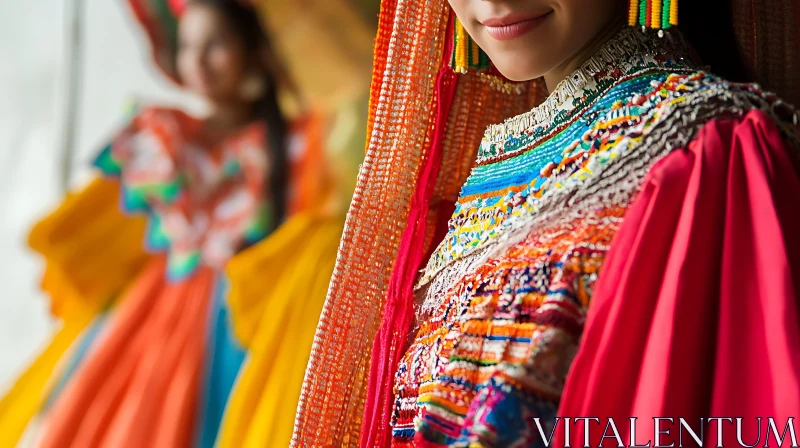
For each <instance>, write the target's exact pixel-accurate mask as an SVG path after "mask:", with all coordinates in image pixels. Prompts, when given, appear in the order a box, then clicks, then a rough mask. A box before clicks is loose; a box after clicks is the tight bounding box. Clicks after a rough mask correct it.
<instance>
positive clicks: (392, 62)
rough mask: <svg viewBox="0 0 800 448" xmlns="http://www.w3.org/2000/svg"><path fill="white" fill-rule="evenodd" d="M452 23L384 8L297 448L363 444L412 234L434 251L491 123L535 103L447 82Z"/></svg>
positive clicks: (394, 0)
mask: <svg viewBox="0 0 800 448" xmlns="http://www.w3.org/2000/svg"><path fill="white" fill-rule="evenodd" d="M450 20H451V12H450V9H449V7H448V5H447V2H446V0H385V1H383V4H382V5H381V12H380V21H379V29H378V35H377V39H376V42H375V58H374V66H373V79H372V86H371V97H370V111H369V125H368V143H367V153H366V157H365V160H364V164H363V166H362V168H361V172H360V174H359V179H358V184H357V187H356V191H355V195H354V197H353V202H352V204H351V207H350V212H349V214H348V217H347V221H346V225H345V230H344V235H343V238H342V242H341V246H340V251H339V259H338V261H337V264H336V269H335V270H334V274H333V279H332V281H331V286H330V289H329V291H328V299H327V302H326V304H325V307H324V309H323V311H322V315H321V317H320V322H319V326H318V328H317V334H316V338H315V341H314V345H313V348H312V352H311V357H310V360H309V364H308V368H307V370H306V378H305V384H304V385H303V390H302V393H301V396H300V403H299V405H298V413H297V420H296V422H295V432H294V438H293V446H301V447H311V446H314V447H322V446H336V447H343V446H355V445H357V444H358V438H359V432H360V429H361V419H362V413H363V406H364V400H365V396H366V388H367V380H368V378H367V377H368V372H369V365H370V350H371V347H372V343H373V340H374V339H375V336H376V333H377V331H378V327H379V325H380V323H381V315H382V308H383V306H384V302H385V298H386V295H387V290H388V286H389V282H390V276H391V275H392V270H393V268H394V267H395V264H396V263H395V261H396V260H395V259H396V257H397V254H398V248H399V246H400V242H401V239H403V237H404V235H403V233H404V230H405V229H407V228H408V229H412V228H414V229H416V231H417V232H418V231H419V228H420V227H422V228H423V230H424V231H423V232H422V233H423V234H424V239H425V243H426V247H425V250H424V252H427V250H428V248H427V246H430V244H431V241H432V240H433V238H434V236H433V234H434V230H435V229H436V227H437V226H436V223H437V222H441V221H443V220H446V219H447V218H449V214H450V213H449V212H450V211H452V204H453V203H454V202H455V200H456V198H457V195H458V192H459V189H460V187H461V185H462V183H463V182H464V180H465V179H466V176H467V175H468V174H469V169H470V168H471V165H472V162H473V161H474V158H475V154H476V151H477V149H478V146H479V142H480V139H481V137H482V136H483V132H484V129H485V128H486V126H487V125H489V124H491V123H494V122H498V121H502V119H503V118H506V117H510V116H513V115H515V114H518V113H520V112H523V111H525V110H527V109H529V108H530V107H531V106H532V105H533V101H534V97H535V96H536V95H535V92H534V90H535V89H534V88H533V87H532V84H525V85H519V86H518V89H515V91H514V92H515V93H513V94H509V93H504V92H503V91H502V90H500V89H497V88H496V85H497V84H496V80H495V82H493V81H492V78H489V77H486V76H482V75H481V74H479V73H477V72H474V71H472V72H469V73H467V74H464V75H458V76H456V75H454V74H452V72H450V75H452V76H449V75H443V76H441V77H440V76H439V75H440V72H442V71H443V70H444V69H447V70H449V67H448V64H447V63H445V64H442V61H443V60H444V58H446V57H447V56H449V55H447V56H445V55H444V53H445V52H447V51H448V46H447V45H446V41H447V40H448V33H447V31H448V29H451V28H450ZM447 62H448V63H449V60H448V61H447ZM440 78H442V79H444V78H446V79H447V81H446V82H447V83H449V84H450V86H449V88H451V89H452V97H451V98H450V100H449V101H448V102H450V103H451V107H450V108H449V110H448V111H443V112H444V113H443V114H442V115H441V116H440V117H439V118H444V120H441V119H440V120H437V98H438V97H439V95H438V94H439V92H437V90H438V89H437V80H440ZM440 81H441V80H440ZM493 85H495V87H492V86H493ZM437 123H438V125H437ZM434 141H438V142H439V143H441V148H440V150H441V153H440V154H439V157H440V160H441V162H440V164H439V166H441V167H444V168H443V169H442V170H439V175H438V176H437V177H436V178H435V179H433V180H432V182H431V183H430V184H432V188H430V190H431V191H430V193H431V197H428V198H426V200H425V201H424V202H425V203H426V204H427V207H426V208H425V210H424V213H421V214H418V215H416V216H417V218H415V220H414V222H409V219H408V216H409V209H410V207H411V200H412V197H414V196H415V191H416V190H417V189H418V188H419V187H417V188H415V186H417V185H418V177H419V175H420V173H421V171H423V170H422V169H421V168H423V167H424V165H425V162H426V161H427V160H428V158H429V156H430V154H431V149H432V143H433V142H434ZM420 221H423V222H420ZM420 224H422V225H421V226H420ZM425 224H430V225H425ZM440 228H441V227H440ZM406 239H408V236H406ZM419 268H420V267H419V266H415V267H413V268H411V271H412V272H413V271H416V270H418V269H419ZM392 349H393V350H402V347H392Z"/></svg>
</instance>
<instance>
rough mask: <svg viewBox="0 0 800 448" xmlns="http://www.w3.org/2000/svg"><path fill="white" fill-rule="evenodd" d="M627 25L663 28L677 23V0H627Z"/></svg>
mask: <svg viewBox="0 0 800 448" xmlns="http://www.w3.org/2000/svg"><path fill="white" fill-rule="evenodd" d="M628 25H630V26H641V27H642V28H643V29H646V28H651V29H656V30H665V29H669V28H672V27H673V26H677V25H678V0H629V3H628Z"/></svg>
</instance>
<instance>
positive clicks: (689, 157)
mask: <svg viewBox="0 0 800 448" xmlns="http://www.w3.org/2000/svg"><path fill="white" fill-rule="evenodd" d="M684 3H685V4H682V5H681V6H682V7H683V9H682V11H681V14H682V15H681V21H682V22H685V23H682V25H685V26H686V32H685V34H684V33H682V32H681V31H679V30H677V29H676V25H677V23H678V18H679V17H678V1H677V0H668V1H660V0H641V1H639V0H633V1H630V2H624V1H622V0H591V1H586V0H555V1H540V0H521V1H505V0H492V1H485V0H450V1H449V4H448V2H445V1H444V0H434V1H429V0H385V1H384V2H383V4H382V10H381V16H380V30H379V33H378V37H377V40H376V49H375V51H376V56H375V71H374V77H373V84H372V102H371V109H370V133H369V135H370V139H369V144H368V152H367V156H366V161H365V164H364V165H363V167H362V170H361V173H360V179H359V182H358V187H357V189H356V195H355V199H354V201H353V203H352V205H351V209H350V212H349V216H348V219H347V224H346V226H345V232H344V239H343V243H342V246H341V249H340V253H339V258H338V261H337V267H336V269H335V271H334V272H335V273H334V277H333V280H332V285H331V289H330V291H329V297H328V301H327V302H326V305H325V307H324V308H323V312H322V316H321V320H320V323H319V327H318V330H317V337H316V339H315V342H314V346H313V348H312V354H311V359H310V361H309V365H308V368H307V372H306V381H305V383H304V387H303V392H302V394H301V398H300V403H299V406H298V414H297V419H296V422H295V433H294V436H293V446H297V447H304V446H348V447H349V446H359V445H360V446H361V447H387V446H396V447H403V446H409V447H410V446H416V447H445V446H453V447H471V448H472V447H527V446H545V445H546V444H545V442H544V441H543V439H542V437H543V436H544V440H548V441H551V442H552V444H551V445H550V446H564V445H565V439H566V440H568V441H570V442H571V443H570V444H571V446H588V445H584V443H585V442H584V434H585V433H584V428H585V426H584V424H583V423H586V421H582V422H583V423H581V424H574V425H573V424H570V426H569V430H570V432H569V433H567V434H565V424H564V421H560V422H559V421H558V420H556V417H557V416H562V417H571V418H576V417H600V418H601V419H604V420H602V423H601V422H597V423H594V422H589V423H587V424H588V430H589V436H590V437H589V442H588V444H589V445H591V446H597V445H598V444H600V443H603V444H604V446H605V445H607V446H618V443H619V442H621V443H623V444H624V446H631V443H634V444H635V443H636V442H638V443H640V444H642V446H646V445H645V444H646V443H647V440H648V439H650V440H653V433H654V432H653V429H654V421H653V420H652V418H651V417H662V416H666V417H673V418H676V419H677V418H678V417H683V418H685V420H686V421H687V422H689V423H691V424H692V425H693V428H694V429H695V431H697V432H699V428H698V427H697V424H698V423H697V422H698V421H699V419H700V418H702V417H717V416H718V417H731V416H735V417H742V418H743V419H744V422H746V425H745V427H744V428H743V432H742V439H741V440H744V441H746V442H747V443H748V444H750V443H752V441H753V440H756V436H757V431H758V430H757V427H756V422H757V420H756V418H757V417H764V418H766V417H773V418H774V419H775V422H776V423H777V425H778V428H779V432H780V431H782V428H783V427H784V426H783V425H784V424H786V422H787V419H788V418H789V417H791V416H796V415H797V414H798V412H800V390H798V384H799V383H800V381H799V380H800V314H799V313H798V300H800V234H798V232H797V229H798V228H800V209H799V208H798V207H797V204H798V202H797V198H798V197H800V177H798V168H800V165H799V164H798V163H799V162H800V157H799V156H800V146H799V145H798V143H799V142H800V141H799V140H798V129H797V122H798V116H797V114H796V112H795V110H794V109H793V107H792V106H790V105H789V104H787V103H786V102H784V101H783V100H781V99H780V98H779V97H778V96H776V95H774V94H772V93H768V92H767V91H765V90H763V89H762V88H761V87H759V85H756V84H736V83H733V82H730V81H728V80H726V79H725V78H723V77H720V76H719V75H717V74H715V73H721V72H725V74H726V76H729V77H733V78H739V79H741V78H744V77H749V76H753V77H754V78H756V79H758V78H761V77H764V76H766V77H769V76H772V75H773V74H774V73H770V72H775V71H780V70H773V68H774V67H773V65H774V66H777V67H780V66H781V63H780V62H777V61H779V60H780V59H777V60H775V59H773V60H770V63H769V67H767V66H761V65H759V64H756V65H753V64H749V63H747V64H742V63H740V62H737V61H741V59H739V56H738V54H737V53H738V51H737V49H738V48H742V49H744V50H748V48H749V49H757V50H758V51H762V50H764V49H765V47H766V44H763V43H762V42H765V41H766V42H772V43H774V44H780V43H782V46H783V47H784V48H775V47H773V48H771V49H768V50H774V52H773V53H771V56H766V59H767V60H769V59H771V58H780V57H782V58H784V60H785V62H784V65H783V66H784V67H796V65H795V64H796V61H797V55H798V51H797V48H796V47H797V45H798V43H797V36H796V35H794V36H792V34H791V33H789V34H788V35H787V36H786V37H787V38H788V40H779V39H775V38H774V36H775V33H776V32H781V31H782V30H791V29H794V30H796V24H797V23H798V22H797V20H798V13H800V10H798V8H797V7H796V5H795V6H793V5H792V2H772V1H769V2H751V3H752V5H749V6H747V7H743V6H742V5H741V3H746V2H735V1H734V2H731V4H730V5H729V4H728V2H725V1H723V2H693V3H692V4H688V2H684ZM731 5H733V7H731ZM693 8H694V9H693ZM779 8H780V9H779ZM709 9H712V12H713V13H710V12H709V11H708V10H709ZM765 10H768V11H772V12H774V14H770V15H771V16H772V19H773V20H772V21H771V22H768V23H767V24H766V25H764V23H763V22H761V21H759V20H756V19H757V18H758V17H752V16H751V15H752V14H755V15H762V16H763V12H764V11H765ZM728 13H732V14H728ZM742 14H745V15H744V16H742ZM741 17H745V19H744V20H742V21H741V22H743V23H745V24H746V26H745V27H740V26H739V25H738V24H739V23H740V21H739V19H740V18H741ZM731 18H736V21H735V22H733V23H734V24H736V26H735V27H732V26H731V22H730V19H731ZM781 23H782V24H783V26H781ZM765 31H766V32H768V33H771V34H772V38H771V39H768V40H762V37H764V32H765ZM737 34H738V35H739V36H740V37H742V38H743V39H744V40H742V41H740V42H739V43H738V45H737V42H736V39H735V36H736V35H737ZM753 37H758V42H754V41H753V40H752V38H753ZM686 38H688V39H689V40H690V41H691V42H695V43H696V47H695V49H696V50H698V51H694V49H693V48H692V46H691V44H689V43H688V42H687V41H686ZM746 43H749V44H750V45H746ZM699 50H706V51H699ZM697 53H701V54H700V56H701V57H705V58H706V60H705V63H706V64H708V63H710V64H711V67H710V69H707V68H705V66H704V65H702V64H703V63H701V62H700V61H699V60H698V58H697V57H696V56H697ZM749 54H750V55H752V54H753V52H752V51H751V52H750V53H749ZM759 58H764V56H761V55H759V56H758V57H756V58H744V60H745V62H749V61H752V60H754V59H756V60H758V59H759ZM786 58H788V60H787V59H786ZM762 68H763V69H765V70H763V71H762V70H761V69H762ZM454 69H455V70H454ZM783 72H784V73H788V75H787V74H783V75H781V76H783V78H784V80H787V81H789V83H786V84H784V85H778V84H774V86H775V88H780V89H782V90H783V91H784V92H786V93H789V94H791V93H794V94H796V93H797V91H798V90H797V86H798V84H800V80H798V75H797V73H798V72H797V70H794V71H792V70H788V72H787V70H786V69H785V68H784V70H783ZM512 80H513V81H512ZM795 99H797V96H795ZM420 271H421V272H420ZM381 314H382V319H381V317H380V316H381ZM609 417H610V418H614V419H615V421H616V423H617V425H618V426H617V427H616V428H615V429H616V430H618V431H619V433H617V434H616V435H617V436H618V437H617V438H615V437H614V436H615V432H612V430H611V429H608V427H607V426H606V424H607V420H605V419H606V418H609ZM631 417H638V418H639V427H638V432H639V436H640V438H639V439H637V440H634V438H635V437H634V434H633V433H632V432H631V430H630V425H629V424H628V422H629V420H628V419H629V418H631ZM573 422H574V420H573ZM676 425H677V421H675V422H673V426H672V427H671V429H672V430H671V432H670V433H669V434H666V435H663V436H662V437H661V439H660V443H661V445H660V446H672V445H670V443H671V442H674V441H676V440H675V439H676V438H677V435H678V431H677V426H676ZM765 425H766V423H765ZM666 427H667V425H666V424H664V425H662V426H661V428H662V429H663V428H666ZM655 428H658V426H656V427H655ZM554 429H555V432H553V431H554ZM736 429H737V428H736V425H734V424H725V425H724V427H723V428H722V429H721V432H719V433H718V432H717V428H716V427H715V426H714V425H713V424H712V425H710V426H707V427H706V432H705V440H704V441H705V443H706V445H704V446H721V445H717V444H716V442H717V440H716V438H717V437H722V438H723V440H726V441H727V443H728V444H733V443H734V442H733V441H734V440H736ZM763 430H764V426H762V427H761V431H762V433H761V436H763ZM552 434H554V435H553V436H552V438H551V435H552ZM787 434H788V433H787ZM602 435H607V436H608V437H607V438H606V439H601V436H602ZM684 435H686V434H684ZM642 436H643V437H642ZM787 438H788V436H787ZM684 440H689V439H688V436H687V438H684ZM761 440H763V438H762V439H761ZM720 442H721V441H720ZM619 446H622V445H619ZM726 446H727V445H726Z"/></svg>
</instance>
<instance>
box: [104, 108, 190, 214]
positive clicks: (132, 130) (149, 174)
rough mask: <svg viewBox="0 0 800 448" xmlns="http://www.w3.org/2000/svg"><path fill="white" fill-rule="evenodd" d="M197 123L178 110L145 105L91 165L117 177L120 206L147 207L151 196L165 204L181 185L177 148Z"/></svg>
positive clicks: (134, 209)
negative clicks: (119, 190) (119, 183)
mask: <svg viewBox="0 0 800 448" xmlns="http://www.w3.org/2000/svg"><path fill="white" fill-rule="evenodd" d="M197 127H198V123H197V120H195V119H194V118H192V117H190V116H188V115H187V114H186V113H184V112H182V111H180V110H177V109H169V108H161V107H149V108H146V109H144V110H142V112H141V113H139V114H138V115H136V116H135V117H134V118H133V119H132V120H131V121H130V123H129V124H128V125H127V126H125V127H124V128H123V129H122V131H120V132H119V133H118V134H117V135H116V136H115V137H114V138H113V139H112V141H111V143H110V144H109V145H108V146H106V147H105V148H104V149H103V150H102V151H101V152H100V154H99V155H98V156H97V158H96V159H95V161H94V166H95V167H96V168H98V169H99V170H100V171H101V172H102V173H103V174H104V175H106V176H110V177H114V178H118V179H119V180H120V182H121V184H122V186H123V188H122V191H121V194H122V195H121V199H122V206H123V210H125V211H130V212H137V211H138V212H143V211H148V210H149V208H150V207H149V202H150V201H152V200H153V199H154V198H155V199H157V200H158V201H160V202H164V203H168V204H169V203H172V202H174V201H175V200H176V198H177V197H178V194H179V193H180V186H181V178H180V177H181V176H180V170H179V169H178V163H177V156H178V151H179V150H180V148H181V147H182V146H183V145H184V144H185V143H186V142H187V140H188V138H187V136H189V135H191V134H192V133H194V132H196V130H197Z"/></svg>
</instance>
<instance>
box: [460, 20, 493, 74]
mask: <svg viewBox="0 0 800 448" xmlns="http://www.w3.org/2000/svg"><path fill="white" fill-rule="evenodd" d="M453 34H454V35H453V54H452V56H451V57H450V67H451V68H452V69H453V71H455V72H456V73H462V74H463V73H467V72H468V71H469V69H475V70H478V71H484V70H488V69H489V68H490V67H491V63H490V62H489V56H487V55H486V53H484V52H483V50H481V47H479V46H478V44H476V43H475V41H474V40H472V38H471V37H470V36H469V33H467V30H466V29H465V28H464V25H462V24H461V21H460V20H458V17H456V18H455V22H454V26H453Z"/></svg>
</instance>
